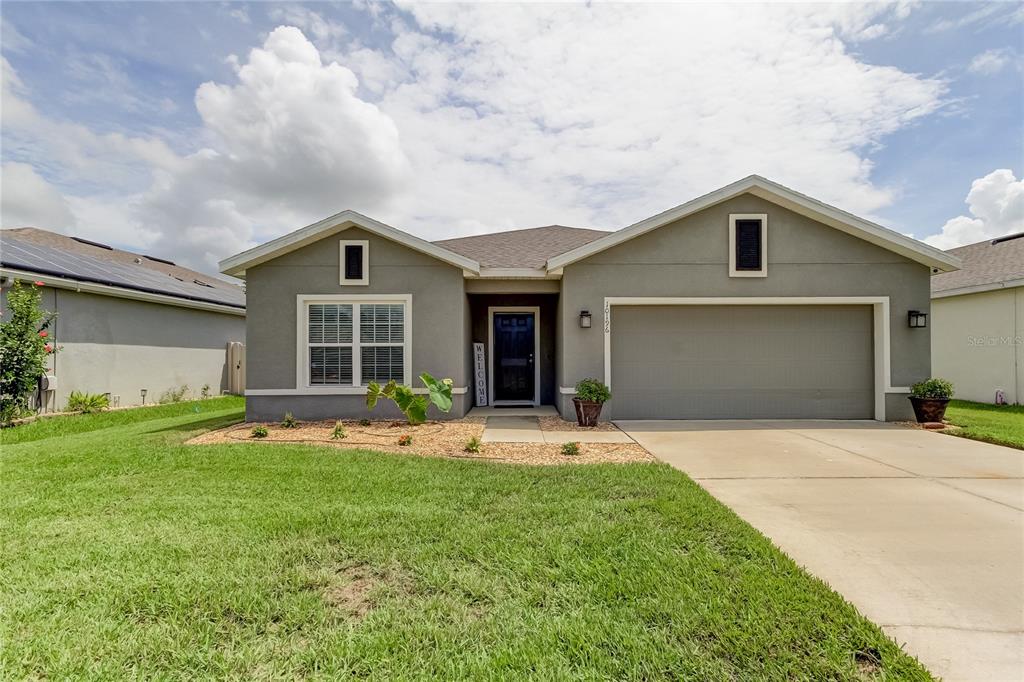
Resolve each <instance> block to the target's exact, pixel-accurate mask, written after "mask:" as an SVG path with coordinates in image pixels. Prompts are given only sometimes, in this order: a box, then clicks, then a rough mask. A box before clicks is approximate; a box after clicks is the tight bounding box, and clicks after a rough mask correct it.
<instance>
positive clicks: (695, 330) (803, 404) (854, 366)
mask: <svg viewBox="0 0 1024 682" xmlns="http://www.w3.org/2000/svg"><path fill="white" fill-rule="evenodd" d="M611 341H612V402H611V403H610V405H609V407H610V408H611V409H610V411H611V413H612V416H613V417H614V418H615V419H799V418H807V419H871V418H872V417H873V416H874V370H873V367H874V360H873V352H874V351H873V341H872V311H871V306H777V305H763V306H621V307H620V306H616V307H615V308H613V309H612V338H611Z"/></svg>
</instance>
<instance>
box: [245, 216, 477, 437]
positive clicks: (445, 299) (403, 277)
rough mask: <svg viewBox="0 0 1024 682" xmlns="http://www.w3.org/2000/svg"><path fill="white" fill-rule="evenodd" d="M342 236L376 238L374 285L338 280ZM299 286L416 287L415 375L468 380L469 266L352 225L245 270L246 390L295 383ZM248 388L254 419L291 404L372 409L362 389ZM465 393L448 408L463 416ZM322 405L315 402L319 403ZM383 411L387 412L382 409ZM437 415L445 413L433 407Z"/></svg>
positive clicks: (299, 408) (328, 290) (320, 413)
mask: <svg viewBox="0 0 1024 682" xmlns="http://www.w3.org/2000/svg"><path fill="white" fill-rule="evenodd" d="M341 239H346V240H349V239H359V240H362V239H365V240H367V241H368V242H369V243H370V253H369V279H370V283H369V285H367V286H342V285H340V284H339V281H338V280H339V259H340V256H339V249H338V241H339V240H341ZM298 294H338V295H340V296H344V295H346V294H352V295H367V294H411V295H412V373H411V374H412V377H413V379H414V381H413V383H414V385H418V384H419V380H418V379H416V377H418V376H419V374H420V373H421V372H424V371H426V372H430V373H431V374H433V375H434V376H436V377H451V378H452V379H453V381H454V383H455V386H456V387H457V388H463V387H466V386H467V383H468V378H469V377H468V374H467V370H468V364H467V358H466V355H465V350H466V339H467V336H468V331H467V329H466V327H467V324H468V322H467V313H468V308H467V306H466V296H465V289H464V286H463V277H462V271H461V270H460V269H459V268H457V267H454V266H452V265H448V264H446V263H443V262H441V261H439V260H437V259H436V258H433V257H431V256H427V255H424V254H422V253H419V252H418V251H414V250H412V249H410V248H408V247H406V246H402V245H401V244H398V243H396V242H393V241H390V240H387V239H383V238H381V237H378V236H376V235H374V234H371V233H369V232H367V231H365V230H361V229H358V228H351V229H348V230H345V231H343V232H341V233H337V234H334V235H331V236H329V237H325V238H324V239H321V240H319V241H317V242H314V243H313V244H309V245H307V246H305V247H303V248H301V249H298V250H296V251H292V252H291V253H287V254H284V255H282V256H279V257H278V258H275V259H273V260H270V261H268V262H266V263H263V264H260V265H257V266H254V267H252V268H250V269H249V270H248V271H247V273H246V298H247V301H248V311H247V312H248V317H247V324H248V335H247V336H248V342H247V347H246V359H247V360H246V363H247V376H246V381H247V387H246V388H247V390H251V389H295V388H296V377H295V359H296V352H297V348H296V330H295V313H296V309H295V307H296V296H297V295H298ZM293 397H295V396H286V397H284V398H280V397H273V396H254V395H249V396H248V397H247V400H246V412H247V415H248V417H249V418H250V419H279V418H280V417H281V415H282V414H283V412H284V410H285V409H288V408H287V407H286V406H287V405H289V404H294V406H295V409H293V410H291V411H292V412H293V413H294V415H295V416H296V417H298V418H306V417H307V415H308V418H323V417H324V416H338V417H355V416H360V417H361V416H365V414H366V406H365V398H364V397H363V396H361V395H330V396H312V397H311V398H310V399H306V398H305V397H304V396H303V399H302V400H294V401H293V402H292V403H289V400H288V398H293ZM464 402H465V401H464V400H462V399H461V398H460V399H459V400H457V401H456V406H455V408H454V409H453V410H452V412H451V413H450V415H448V416H452V417H457V416H461V415H462V414H463V412H464V409H465V408H464V405H463V404H464ZM314 406H315V407H314ZM381 414H383V413H381ZM431 416H442V415H434V413H433V412H432V413H431Z"/></svg>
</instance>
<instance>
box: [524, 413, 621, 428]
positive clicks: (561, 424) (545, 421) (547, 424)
mask: <svg viewBox="0 0 1024 682" xmlns="http://www.w3.org/2000/svg"><path fill="white" fill-rule="evenodd" d="M537 419H538V421H540V430H541V431H590V432H594V431H618V430H619V429H618V428H617V427H616V426H615V424H612V423H611V422H598V423H597V425H596V426H580V425H579V424H578V423H576V422H570V421H566V420H564V419H562V418H561V417H537Z"/></svg>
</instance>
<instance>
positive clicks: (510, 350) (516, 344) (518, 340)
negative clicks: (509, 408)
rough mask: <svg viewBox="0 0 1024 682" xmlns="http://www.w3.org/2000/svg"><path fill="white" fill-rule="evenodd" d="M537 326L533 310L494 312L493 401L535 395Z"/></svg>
mask: <svg viewBox="0 0 1024 682" xmlns="http://www.w3.org/2000/svg"><path fill="white" fill-rule="evenodd" d="M536 334H537V326H536V319H535V315H534V313H532V312H519V313H517V312H507V313H501V312H495V313H494V348H493V349H492V351H491V352H492V353H493V356H492V357H493V362H494V365H493V374H494V377H493V379H492V381H493V382H494V401H495V402H526V403H533V402H534V401H535V399H536V369H535V364H534V363H535V362H536V358H535V357H534V352H535V351H536Z"/></svg>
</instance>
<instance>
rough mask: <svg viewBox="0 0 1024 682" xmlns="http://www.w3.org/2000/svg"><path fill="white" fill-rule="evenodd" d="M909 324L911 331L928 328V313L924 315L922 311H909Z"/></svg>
mask: <svg viewBox="0 0 1024 682" xmlns="http://www.w3.org/2000/svg"><path fill="white" fill-rule="evenodd" d="M907 324H908V325H909V326H910V328H911V329H924V328H925V327H927V326H928V313H922V312H921V311H920V310H910V311H908V312H907Z"/></svg>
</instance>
